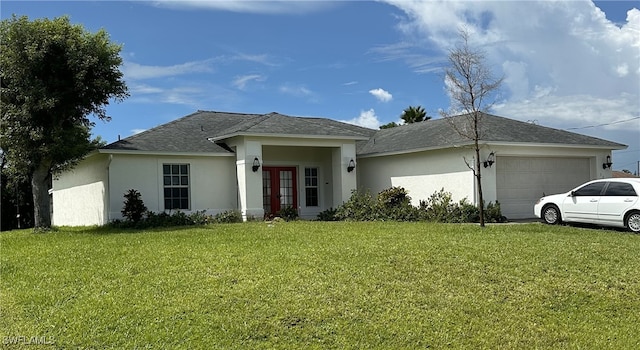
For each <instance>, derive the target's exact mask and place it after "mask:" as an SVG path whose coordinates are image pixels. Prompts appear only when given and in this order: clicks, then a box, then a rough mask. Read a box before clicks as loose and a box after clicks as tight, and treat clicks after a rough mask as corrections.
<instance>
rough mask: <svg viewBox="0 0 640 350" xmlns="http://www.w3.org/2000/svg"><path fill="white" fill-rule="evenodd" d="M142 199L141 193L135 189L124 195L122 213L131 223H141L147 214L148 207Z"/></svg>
mask: <svg viewBox="0 0 640 350" xmlns="http://www.w3.org/2000/svg"><path fill="white" fill-rule="evenodd" d="M141 197H142V195H141V194H140V192H138V191H137V190H135V189H130V190H129V191H127V193H125V194H124V198H125V200H124V207H123V208H122V210H121V211H120V212H121V213H122V216H124V217H125V218H127V220H128V221H130V222H133V223H137V222H139V221H140V220H141V219H142V217H143V215H144V214H145V213H146V212H147V207H146V206H145V205H144V202H143V201H142V198H141Z"/></svg>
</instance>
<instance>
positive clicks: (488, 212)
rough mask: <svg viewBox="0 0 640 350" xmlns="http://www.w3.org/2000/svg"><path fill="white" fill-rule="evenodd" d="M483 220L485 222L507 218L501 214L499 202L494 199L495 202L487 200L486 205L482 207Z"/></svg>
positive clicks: (504, 220) (500, 220) (505, 219)
mask: <svg viewBox="0 0 640 350" xmlns="http://www.w3.org/2000/svg"><path fill="white" fill-rule="evenodd" d="M484 220H485V221H486V222H507V218H506V217H504V216H502V211H501V210H500V202H498V201H496V203H495V204H494V203H492V202H489V204H487V207H486V208H485V209H484Z"/></svg>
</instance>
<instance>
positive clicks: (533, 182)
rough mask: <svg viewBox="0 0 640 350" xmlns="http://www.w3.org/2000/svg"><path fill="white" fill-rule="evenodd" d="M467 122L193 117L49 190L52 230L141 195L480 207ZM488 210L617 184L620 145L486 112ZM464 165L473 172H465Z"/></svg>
mask: <svg viewBox="0 0 640 350" xmlns="http://www.w3.org/2000/svg"><path fill="white" fill-rule="evenodd" d="M466 118H467V116H464V115H461V116H456V117H453V118H452V119H447V120H445V119H436V120H429V121H426V122H420V123H414V124H408V125H402V126H398V127H395V128H391V129H383V130H373V129H368V128H363V127H359V126H355V125H351V124H347V123H342V122H338V121H335V120H331V119H326V118H302V117H292V116H286V115H282V114H279V113H269V114H241V113H226V112H210V111H198V112H196V113H193V114H190V115H188V116H185V117H183V118H180V119H177V120H174V121H172V122H169V123H166V124H163V125H160V126H158V127H155V128H152V129H150V130H147V131H144V132H142V133H139V134H136V135H133V136H131V137H128V138H125V139H122V140H119V141H116V142H114V143H112V144H109V145H107V146H105V147H102V148H100V149H99V150H97V151H96V152H93V153H91V154H90V155H88V156H87V157H86V158H85V159H84V160H82V161H81V162H80V163H79V164H78V166H76V167H75V168H74V169H73V170H70V171H68V172H66V173H63V174H60V175H59V176H58V177H57V178H56V179H55V180H54V182H53V188H52V191H51V192H52V196H53V224H54V225H69V226H77V225H102V224H105V223H108V222H109V221H111V220H114V219H119V218H122V216H121V213H120V211H121V209H122V207H123V202H124V197H123V195H124V193H125V192H126V191H128V190H129V189H136V190H138V191H139V192H140V193H141V194H142V199H143V200H144V202H145V204H146V206H147V207H148V209H149V210H151V211H155V212H162V211H172V210H182V211H185V212H191V211H201V210H204V211H206V212H207V213H209V214H216V213H220V212H224V211H227V210H239V211H241V213H242V215H243V217H244V218H250V217H256V218H262V217H263V216H264V215H265V214H272V213H277V212H278V211H279V210H280V209H281V208H283V207H285V206H293V207H294V208H297V209H298V213H299V215H300V217H302V218H307V219H313V218H316V217H317V215H318V213H320V212H322V211H324V210H326V209H329V208H332V207H333V208H335V207H337V206H339V205H341V204H342V203H344V202H345V201H347V200H348V199H349V197H350V196H351V193H352V191H353V190H355V189H362V190H369V191H370V192H371V193H377V192H379V191H381V190H383V189H386V188H389V187H391V186H402V187H404V188H405V189H407V190H408V192H409V195H410V196H411V197H412V200H413V201H414V204H416V205H417V204H418V201H419V200H423V199H427V198H429V197H430V196H431V195H432V194H433V193H434V192H437V191H439V190H440V189H444V190H445V191H447V192H450V193H452V195H453V199H454V200H460V199H463V198H467V199H468V200H469V201H470V202H472V203H476V201H477V189H476V183H475V177H474V175H473V170H472V169H471V168H470V167H469V165H472V164H474V154H475V152H474V150H473V149H472V147H470V146H471V145H472V144H473V141H472V140H470V139H465V138H464V137H462V136H461V135H460V133H459V132H456V130H455V129H454V127H452V126H453V125H458V126H462V125H464V124H465V122H466ZM480 135H481V137H480V145H481V152H480V153H481V156H480V158H481V159H480V160H481V164H482V169H481V171H482V184H483V195H484V199H485V202H486V203H488V202H495V201H499V202H500V203H501V207H502V212H503V215H505V216H507V218H510V219H517V218H529V217H533V212H532V208H533V204H534V202H535V201H536V199H537V198H539V197H540V196H542V195H543V194H550V193H556V192H562V191H567V190H569V189H571V188H572V187H574V186H577V185H579V184H580V183H582V182H585V181H588V180H591V179H596V178H605V177H611V175H612V172H611V166H610V164H611V152H612V150H620V149H624V148H626V146H625V145H622V144H619V143H615V142H611V141H606V140H602V139H598V138H594V137H590V136H585V135H581V134H576V133H572V132H568V131H563V130H558V129H552V128H547V127H543V126H540V125H535V124H532V123H525V122H520V121H516V120H512V119H507V118H503V117H498V116H494V115H489V114H484V115H483V117H482V124H481V129H480ZM468 164H469V165H468Z"/></svg>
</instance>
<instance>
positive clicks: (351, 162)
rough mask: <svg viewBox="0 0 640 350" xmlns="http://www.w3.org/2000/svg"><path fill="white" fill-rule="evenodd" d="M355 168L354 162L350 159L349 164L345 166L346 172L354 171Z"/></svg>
mask: <svg viewBox="0 0 640 350" xmlns="http://www.w3.org/2000/svg"><path fill="white" fill-rule="evenodd" d="M355 168H356V162H354V161H353V159H351V160H350V161H349V164H348V165H347V171H348V172H352V171H353V169H355Z"/></svg>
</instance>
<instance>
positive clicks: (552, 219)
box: [542, 205, 562, 225]
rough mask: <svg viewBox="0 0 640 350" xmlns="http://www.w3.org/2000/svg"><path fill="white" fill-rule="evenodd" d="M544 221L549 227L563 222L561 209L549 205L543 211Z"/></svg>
mask: <svg viewBox="0 0 640 350" xmlns="http://www.w3.org/2000/svg"><path fill="white" fill-rule="evenodd" d="M542 219H543V220H544V222H546V223H547V224H549V225H557V224H559V223H560V221H562V218H561V217H560V209H558V207H556V206H555V205H547V206H546V207H544V208H543V209H542Z"/></svg>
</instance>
